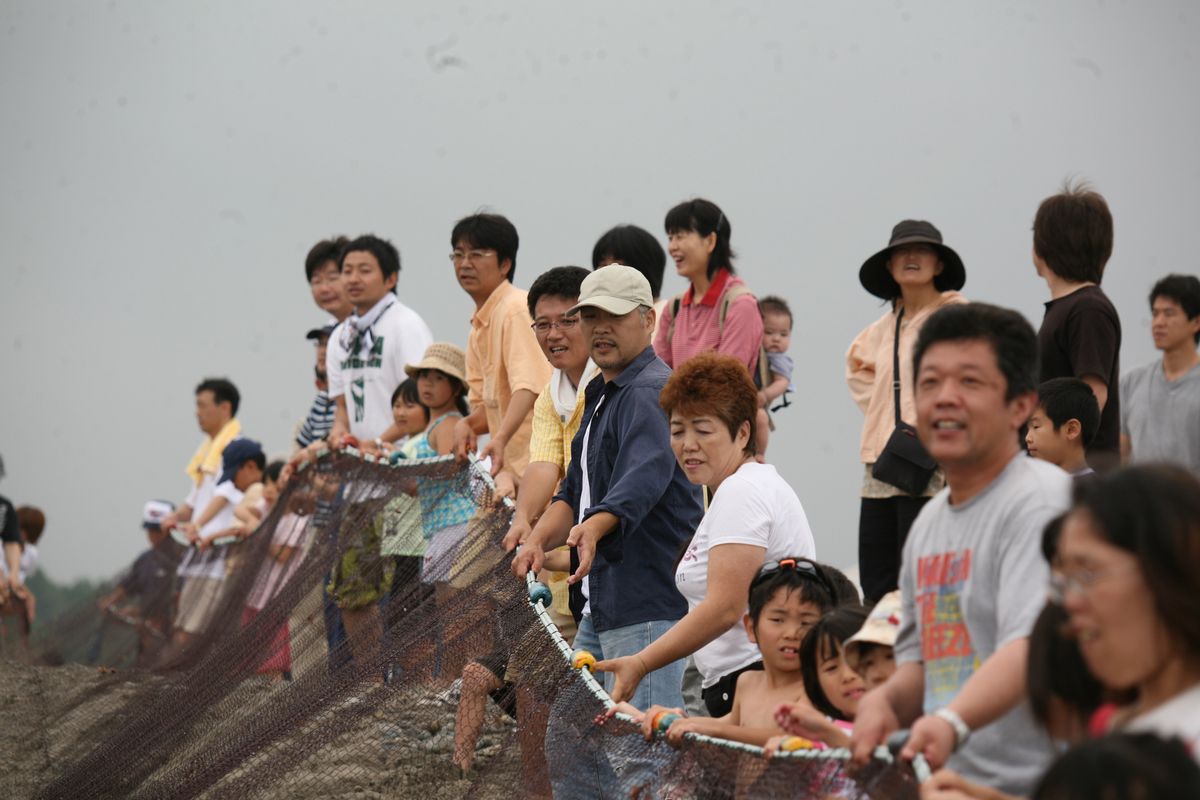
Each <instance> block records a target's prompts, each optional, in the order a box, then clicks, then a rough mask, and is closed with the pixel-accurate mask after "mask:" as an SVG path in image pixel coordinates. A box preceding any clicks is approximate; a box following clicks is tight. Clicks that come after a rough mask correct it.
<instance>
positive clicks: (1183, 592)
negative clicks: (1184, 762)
mask: <svg viewBox="0 0 1200 800" xmlns="http://www.w3.org/2000/svg"><path fill="white" fill-rule="evenodd" d="M1051 595H1052V597H1053V598H1054V599H1056V600H1058V601H1059V602H1061V603H1062V606H1063V608H1064V609H1065V610H1066V612H1067V617H1068V619H1069V623H1068V624H1069V630H1070V632H1071V634H1072V635H1073V636H1074V638H1075V640H1076V641H1077V642H1078V643H1079V649H1080V652H1081V653H1082V654H1083V658H1084V661H1085V662H1086V663H1087V666H1088V669H1089V670H1090V671H1091V672H1092V674H1093V675H1095V676H1096V678H1097V679H1099V681H1100V682H1101V683H1102V684H1104V685H1105V686H1106V687H1107V688H1109V689H1111V690H1130V689H1132V690H1134V691H1135V692H1136V695H1137V699H1136V700H1135V701H1134V702H1133V703H1132V704H1131V705H1129V706H1127V707H1125V708H1124V709H1122V710H1121V711H1120V712H1118V714H1117V715H1116V716H1115V717H1114V719H1113V726H1114V727H1117V728H1121V729H1123V730H1126V731H1130V732H1144V733H1156V734H1158V735H1160V736H1164V737H1168V736H1178V737H1180V738H1181V739H1183V740H1184V742H1185V743H1186V744H1187V745H1188V746H1189V749H1190V750H1191V752H1192V754H1193V755H1194V756H1196V757H1197V758H1198V759H1200V481H1198V480H1197V479H1196V477H1195V476H1194V475H1192V474H1191V473H1188V472H1186V471H1184V470H1182V469H1179V468H1177V467H1167V466H1161V467H1137V468H1132V469H1127V470H1123V471H1120V472H1117V473H1113V474H1111V475H1105V476H1102V477H1096V478H1094V479H1092V480H1090V481H1084V482H1081V483H1080V484H1079V485H1078V488H1077V489H1076V500H1075V507H1074V509H1073V510H1072V511H1071V513H1070V514H1069V515H1068V516H1067V518H1066V520H1065V521H1064V523H1063V528H1062V537H1061V539H1060V540H1059V545H1058V559H1057V563H1056V564H1055V574H1054V577H1053V583H1052V591H1051Z"/></svg>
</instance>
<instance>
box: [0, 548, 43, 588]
mask: <svg viewBox="0 0 1200 800" xmlns="http://www.w3.org/2000/svg"><path fill="white" fill-rule="evenodd" d="M37 565H38V549H37V545H36V544H29V543H28V542H26V543H25V545H24V547H22V548H21V570H20V572H21V583H25V581H27V580H29V579H30V578H32V577H33V573H35V572H37ZM0 578H3V579H4V580H8V564H7V563H6V562H5V560H4V559H3V558H0Z"/></svg>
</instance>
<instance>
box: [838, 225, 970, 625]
mask: <svg viewBox="0 0 1200 800" xmlns="http://www.w3.org/2000/svg"><path fill="white" fill-rule="evenodd" d="M858 279H859V281H860V282H861V283H862V285H863V288H865V289H866V290H867V291H868V292H870V293H871V294H873V295H875V296H876V297H879V298H881V299H883V300H886V301H888V303H889V308H888V310H887V312H886V313H885V314H884V315H883V316H882V317H880V318H879V319H878V320H876V321H875V322H874V323H872V324H871V325H869V326H867V327H866V328H865V329H864V330H863V331H862V332H861V333H859V334H858V336H857V337H856V338H855V339H854V342H853V343H852V344H851V345H850V350H849V352H847V353H846V383H847V384H848V385H849V387H850V395H851V396H852V397H853V398H854V401H855V402H856V403H858V405H859V408H861V409H862V410H863V413H864V414H865V415H866V419H865V420H864V422H863V430H862V439H861V442H860V447H859V453H860V456H861V458H862V462H863V464H864V465H865V469H864V473H863V488H862V506H861V510H860V515H859V523H858V567H859V573H860V582H861V584H862V588H863V594H864V595H865V597H866V598H867V600H869V601H872V602H873V601H876V600H878V599H879V598H881V597H883V596H884V595H885V594H887V593H888V592H890V591H892V590H893V589H895V588H896V587H897V583H898V579H899V573H900V552H901V550H902V549H903V547H904V540H905V539H906V538H907V537H908V530H909V528H910V527H911V526H912V523H913V520H914V519H915V518H916V516H917V512H918V511H920V510H921V506H923V505H925V503H926V502H927V501H928V500H929V498H930V497H932V496H933V495H934V493H935V492H937V491H938V490H939V489H940V488H941V487H942V485H943V484H944V483H945V478H944V477H943V475H942V473H941V471H940V470H938V471H937V472H935V473H934V475H933V477H932V478H930V480H929V483H928V484H927V485H926V486H925V487H924V489H923V490H920V491H917V492H915V493H912V494H910V493H909V492H907V491H905V490H904V489H900V488H898V487H896V486H893V485H891V484H888V483H884V482H883V481H881V480H879V479H877V478H875V477H874V476H873V475H872V474H871V473H872V468H873V467H874V465H875V462H876V460H877V459H878V458H879V456H880V454H881V453H882V452H883V450H884V447H885V445H886V444H887V441H888V438H889V437H890V436H891V434H892V432H893V430H895V428H896V412H895V395H894V392H893V385H892V381H893V377H892V376H893V368H892V364H893V360H894V359H895V358H896V357H897V356H898V358H899V363H900V371H899V380H900V415H901V418H902V419H903V421H904V422H906V423H908V424H909V425H914V426H915V425H916V421H917V411H916V403H915V401H914V399H913V378H912V349H913V344H914V343H915V342H916V339H917V334H918V332H919V331H920V330H921V326H922V325H923V324H924V323H925V320H927V319H928V318H929V316H930V315H931V314H932V313H933V312H935V311H937V310H938V309H939V308H942V307H943V306H947V305H951V304H954V303H965V302H967V301H966V298H964V297H963V296H962V295H961V294H960V293H959V292H958V290H959V289H961V288H962V286H963V284H964V283H965V282H966V279H967V273H966V270H965V269H964V268H963V262H962V259H961V258H959V256H958V253H956V252H954V250H952V249H951V248H949V247H947V246H946V245H945V244H943V243H942V234H941V232H940V231H938V229H937V228H935V227H934V226H933V225H932V224H930V223H928V222H924V221H918V220H904V221H903V222H901V223H899V224H898V225H896V227H895V228H893V229H892V238H891V240H890V241H889V242H888V246H887V247H885V248H884V249H882V250H880V251H879V252H878V253H876V254H875V255H873V256H871V257H870V258H868V259H867V260H866V261H865V262H863V265H862V268H861V269H860V270H859V272H858ZM897 335H899V349H898V351H897V349H896V339H897Z"/></svg>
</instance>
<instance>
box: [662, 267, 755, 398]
mask: <svg viewBox="0 0 1200 800" xmlns="http://www.w3.org/2000/svg"><path fill="white" fill-rule="evenodd" d="M743 283H744V281H743V280H742V279H741V278H737V277H734V276H731V275H730V274H729V270H726V269H722V270H719V271H718V272H717V274H716V275H714V276H713V282H712V285H710V286H709V287H708V291H707V292H705V293H704V296H703V297H702V298H700V300H699V301H696V300H695V299H694V298H693V296H692V288H691V287H690V286H689V287H688V290H687V291H686V292H684V293H683V296H682V298H681V299H680V303H679V318H678V319H676V320H675V331H674V334H673V335H668V334H669V332H670V330H671V316H672V314H671V311H672V308H673V306H674V305H675V304H674V302H669V303H667V305H666V307H665V308H663V315H662V322H661V323H660V324H659V326H658V331H657V333H656V334H655V336H654V352H655V353H657V354H658V357H659V358H661V359H662V360H663V361H665V362H667V366H669V367H671V369H676V368H678V367H679V366H680V365H681V364H683V362H685V361H687V360H688V359H689V358H691V357H692V356H694V355H698V354H699V353H704V352H707V351H709V350H715V351H716V352H718V353H723V354H725V355H727V356H733V357H734V358H736V359H737V360H738V361H741V362H742V363H743V364H745V365H746V369H747V370H749V372H750V374H751V375H753V374H754V373H755V369H756V368H757V366H758V352H759V349H760V348H761V347H762V335H763V322H762V315H761V314H759V312H758V301H757V300H755V299H754V295H752V294H744V295H742V296H740V297H737V298H735V299H734V300H733V302H732V303H730V304H729V311H728V313H726V315H725V325H724V327H723V328H722V326H721V322H720V319H721V308H720V306H721V297H722V295H724V294H725V292H726V291H727V290H728V289H730V288H732V287H734V286H738V285H741V284H743Z"/></svg>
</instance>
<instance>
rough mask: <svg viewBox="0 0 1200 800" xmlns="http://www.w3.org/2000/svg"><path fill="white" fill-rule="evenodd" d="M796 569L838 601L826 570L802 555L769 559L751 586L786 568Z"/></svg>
mask: <svg viewBox="0 0 1200 800" xmlns="http://www.w3.org/2000/svg"><path fill="white" fill-rule="evenodd" d="M789 569H790V570H795V571H796V572H798V573H800V574H801V575H807V576H809V577H811V578H812V579H813V580H814V581H816V582H817V583H818V584H820V585H821V587H822V588H824V589H825V591H827V592H829V597H830V599H831V600H833V602H835V603H836V602H837V599H838V593H837V590H836V589H835V588H834V587H833V583H831V582H830V580H829V577H828V576H826V575H825V571H824V570H822V569H821V568H820V567H819V566H817V564H816V562H814V561H813V560H812V559H808V558H803V557H801V556H788V557H786V558H781V559H779V560H778V561H768V562H767V563H765V564H763V565H762V566H761V567H759V569H758V574H757V575H755V576H754V580H752V581H751V582H750V588H751V589H753V588H754V587H755V586H758V585H759V584H760V583H763V582H764V581H767V580H770V579H771V578H772V577H774V576H775V575H778V574H779V573H780V572H783V571H784V570H789Z"/></svg>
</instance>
